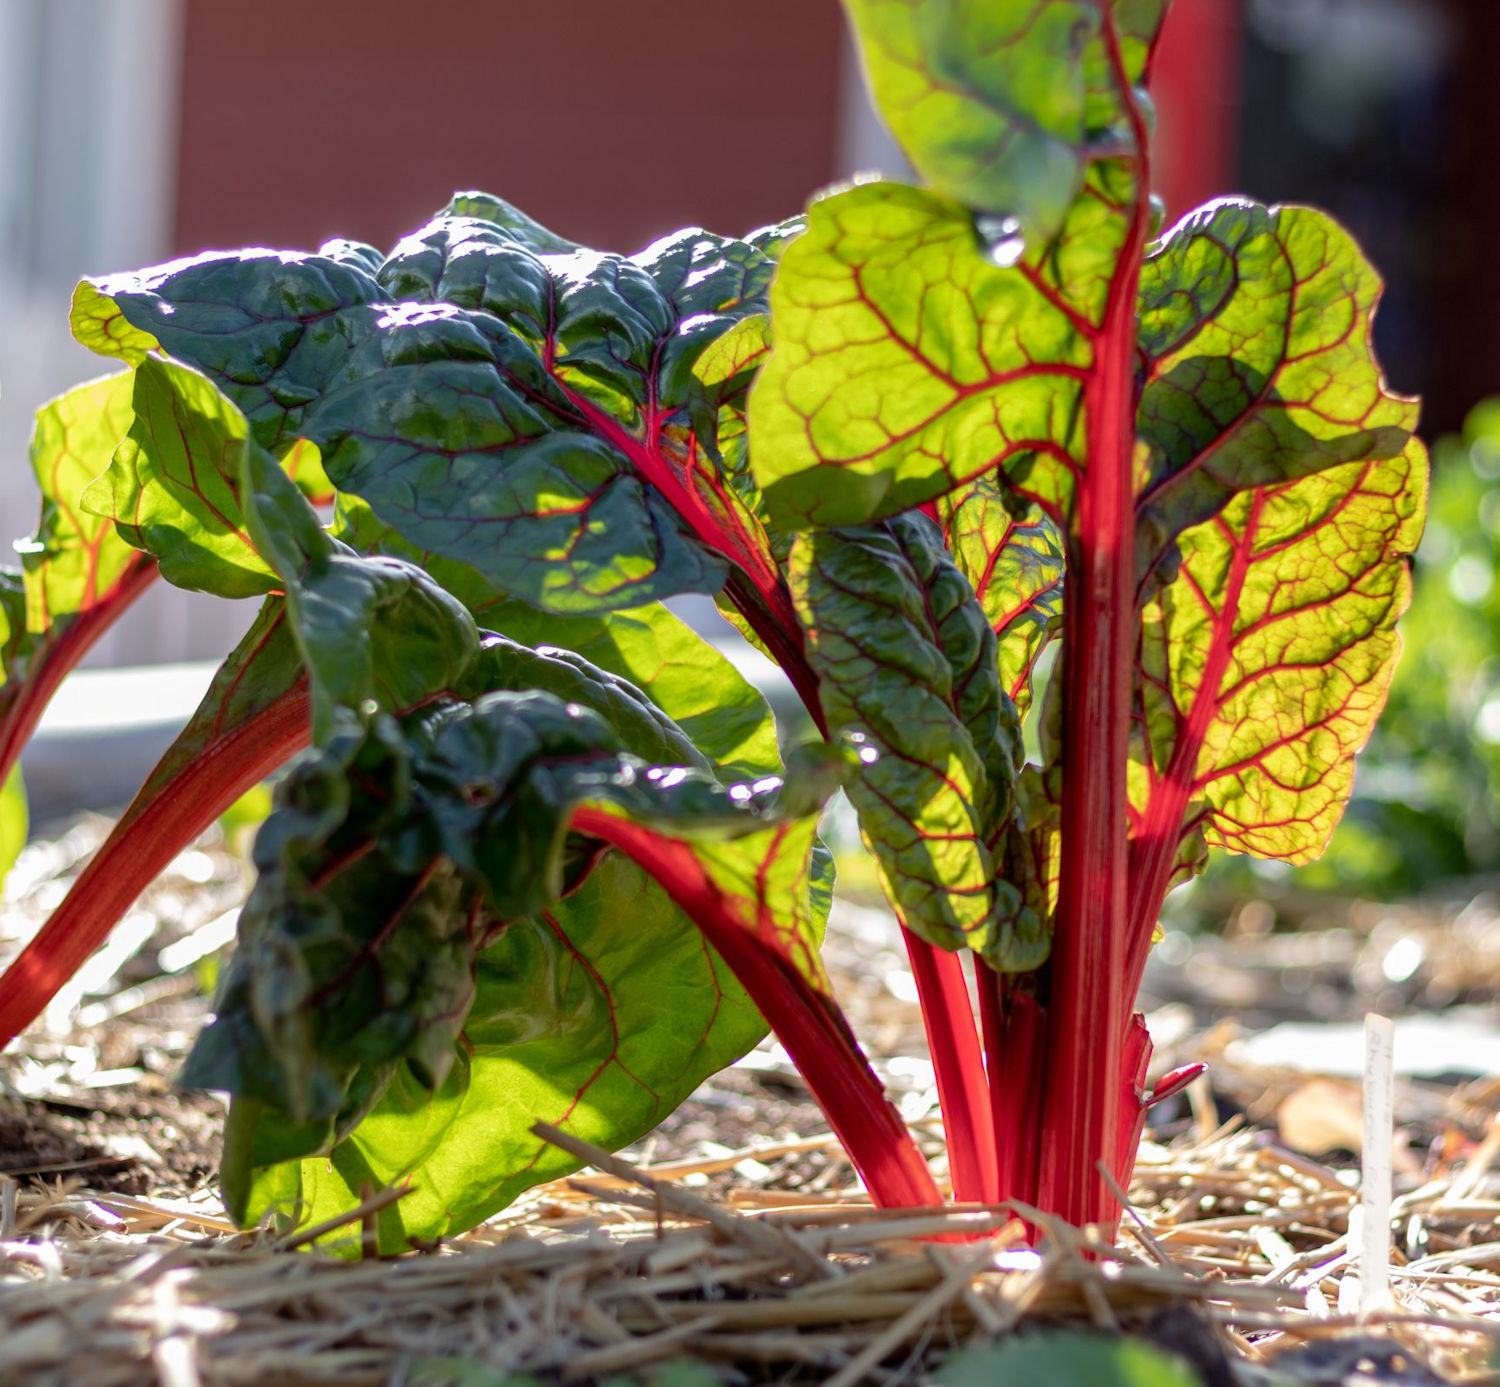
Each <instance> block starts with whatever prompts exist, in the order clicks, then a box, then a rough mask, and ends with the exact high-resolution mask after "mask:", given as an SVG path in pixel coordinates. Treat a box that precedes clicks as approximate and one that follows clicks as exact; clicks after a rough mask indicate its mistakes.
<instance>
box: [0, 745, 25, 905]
mask: <svg viewBox="0 0 1500 1387" xmlns="http://www.w3.org/2000/svg"><path fill="white" fill-rule="evenodd" d="M27 826H28V825H27V815H26V787H25V786H24V785H23V784H22V783H21V768H20V767H19V766H13V767H11V772H10V774H9V775H8V776H7V777H6V778H5V781H4V783H3V784H0V885H4V883H5V876H6V873H7V872H9V871H10V869H11V868H12V867H13V866H14V865H15V862H16V858H17V857H18V856H19V855H20V852H21V849H22V848H24V847H25V846H26V831H27Z"/></svg>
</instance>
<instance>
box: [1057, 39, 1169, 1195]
mask: <svg viewBox="0 0 1500 1387" xmlns="http://www.w3.org/2000/svg"><path fill="white" fill-rule="evenodd" d="M1103 29H1104V37H1105V41H1106V45H1107V46H1108V48H1109V49H1110V56H1111V59H1112V62H1113V65H1114V69H1115V74H1116V80H1117V82H1118V84H1119V88H1120V92H1121V95H1122V99H1123V100H1124V102H1125V104H1126V107H1127V109H1128V111H1129V114H1130V116H1131V120H1132V123H1133V125H1134V128H1135V135H1136V142H1137V148H1138V150H1139V151H1140V156H1139V159H1138V167H1137V170H1136V179H1137V198H1136V203H1135V207H1134V209H1133V211H1132V214H1131V222H1130V230H1129V233H1128V235H1127V236H1126V238H1125V244H1124V246H1123V247H1122V248H1121V252H1120V260H1119V263H1118V267H1117V269H1116V271H1115V276H1114V279H1113V280H1112V282H1111V284H1110V289H1109V296H1108V300H1107V303H1106V306H1105V313H1104V319H1103V322H1102V324H1101V326H1100V329H1099V332H1098V334H1097V335H1096V337H1095V339H1094V366H1093V368H1092V370H1091V371H1090V373H1089V377H1088V381H1087V384H1086V385H1085V387H1084V410H1085V417H1086V420H1087V430H1088V434H1087V438H1088V449H1087V456H1086V459H1085V465H1084V468H1083V470H1082V473H1081V475H1080V476H1079V477H1078V478H1077V484H1076V491H1075V501H1074V508H1073V516H1072V519H1071V523H1070V526H1069V532H1068V536H1067V541H1068V542H1067V548H1068V556H1067V557H1068V598H1067V602H1066V603H1065V606H1064V614H1063V652H1062V661H1063V663H1062V679H1063V707H1062V722H1063V726H1062V747H1063V752H1062V757H1063V762H1062V769H1063V792H1062V871H1061V878H1060V893H1059V898H1058V906H1057V918H1056V930H1055V933H1054V937H1053V949H1052V961H1051V971H1050V983H1051V997H1050V1003H1049V1011H1050V1023H1051V1024H1050V1027H1049V1029H1050V1033H1051V1036H1052V1041H1053V1043H1052V1052H1051V1055H1050V1057H1049V1061H1048V1073H1047V1093H1046V1100H1047V1101H1046V1105H1045V1108H1044V1111H1043V1120H1042V1131H1041V1141H1042V1147H1043V1149H1044V1150H1045V1151H1046V1153H1047V1159H1046V1160H1045V1161H1044V1162H1043V1163H1042V1171H1041V1189H1040V1195H1041V1200H1040V1202H1041V1206H1042V1207H1043V1208H1046V1209H1048V1210H1049V1211H1051V1212H1053V1213H1056V1214H1058V1215H1060V1216H1061V1217H1063V1218H1064V1219H1066V1220H1067V1221H1068V1222H1070V1223H1074V1224H1083V1223H1113V1221H1114V1219H1115V1218H1116V1217H1117V1216H1118V1209H1117V1207H1116V1203H1117V1201H1116V1200H1115V1198H1114V1196H1113V1195H1112V1194H1111V1193H1110V1191H1109V1188H1108V1186H1107V1185H1106V1183H1105V1181H1104V1179H1103V1177H1102V1176H1101V1175H1100V1173H1099V1171H1098V1168H1097V1167H1098V1162H1099V1161H1100V1160H1101V1159H1102V1160H1107V1161H1114V1160H1115V1159H1116V1157H1117V1154H1118V1151H1119V1148H1120V1142H1121V1136H1120V1129H1121V1123H1122V1114H1121V1100H1122V1095H1123V1091H1124V1084H1125V1074H1124V1071H1123V1063H1122V1061H1123V1056H1122V1054H1121V1046H1122V1043H1123V1042H1124V1041H1125V1040H1126V1034H1125V1027H1126V1022H1127V1019H1128V1016H1129V1012H1130V1007H1131V1004H1132V1003H1133V1001H1134V989H1133V987H1132V984H1131V979H1130V976H1129V972H1128V968H1127V960H1128V958H1129V955H1130V948H1129V938H1128V935H1127V932H1126V931H1127V922H1128V915H1127V910H1126V904H1127V895H1126V888H1127V882H1128V869H1129V852H1128V846H1127V843H1126V810H1127V796H1126V783H1125V774H1126V765H1127V759H1128V752H1129V745H1128V738H1129V725H1130V724H1129V719H1130V694H1131V672H1132V665H1133V659H1134V654H1135V644H1136V609H1135V514H1134V512H1135V506H1134V495H1133V486H1132V465H1131V463H1132V452H1133V448H1134V442H1135V388H1134V364H1135V343H1136V292H1137V285H1138V282H1139V277H1140V264H1141V256H1142V252H1143V250H1144V247H1145V241H1146V236H1147V229H1148V225H1149V210H1148V205H1147V199H1148V195H1149V186H1150V180H1149V173H1148V169H1147V160H1146V153H1145V151H1146V148H1147V136H1146V131H1145V128H1144V122H1143V121H1142V119H1141V117H1140V112H1139V110H1138V109H1137V107H1136V103H1135V101H1134V99H1133V97H1132V95H1131V92H1130V87H1129V85H1128V82H1127V80H1126V77H1125V72H1124V65H1123V62H1122V60H1121V57H1120V51H1119V44H1118V41H1117V36H1116V34H1115V32H1114V25H1113V22H1112V20H1111V19H1110V18H1109V17H1108V15H1107V13H1106V17H1105V21H1104V26H1103Z"/></svg>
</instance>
